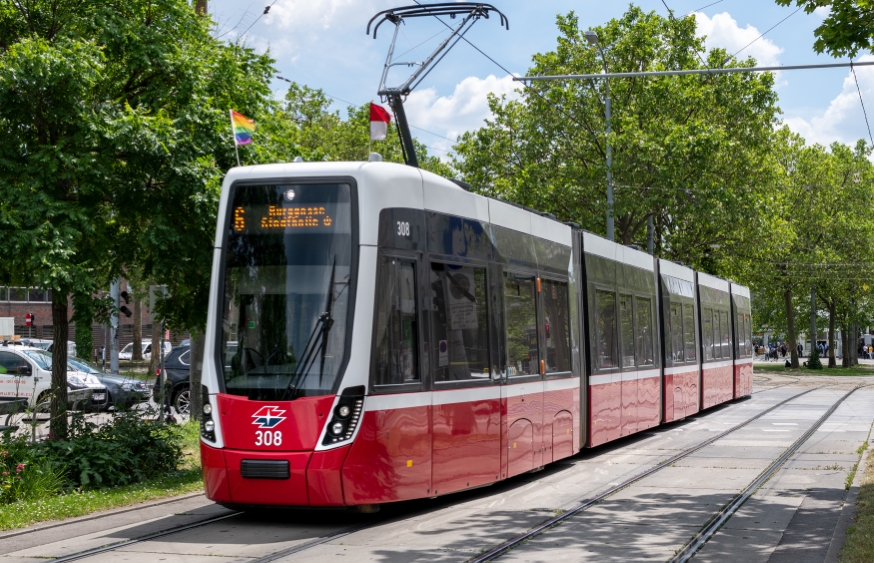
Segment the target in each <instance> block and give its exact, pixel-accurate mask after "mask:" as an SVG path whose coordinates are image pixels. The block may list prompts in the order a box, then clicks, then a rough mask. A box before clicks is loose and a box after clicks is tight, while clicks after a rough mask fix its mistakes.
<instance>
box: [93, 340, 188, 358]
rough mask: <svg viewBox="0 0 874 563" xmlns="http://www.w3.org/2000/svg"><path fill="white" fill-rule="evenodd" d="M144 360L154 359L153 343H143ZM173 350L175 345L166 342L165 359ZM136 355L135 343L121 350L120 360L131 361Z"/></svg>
mask: <svg viewBox="0 0 874 563" xmlns="http://www.w3.org/2000/svg"><path fill="white" fill-rule="evenodd" d="M142 344H143V359H144V360H151V359H152V343H151V342H143V343H142ZM171 350H173V344H171V343H170V342H169V341H167V340H165V341H164V357H165V358H166V357H167V356H169V355H170V351H171ZM133 354H134V343H133V342H131V343H129V344H128V345H127V346H125V347H124V348H122V349H121V351H120V352H119V353H118V359H119V360H130V359H132V358H133ZM108 357H109V353H108V352H107V358H108Z"/></svg>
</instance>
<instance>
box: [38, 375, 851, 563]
mask: <svg viewBox="0 0 874 563" xmlns="http://www.w3.org/2000/svg"><path fill="white" fill-rule="evenodd" d="M824 387H828V385H820V386H817V387H813V388H810V389H807V390H805V391H802V392H801V393H797V394H795V395H793V396H791V397H789V398H787V399H784V400H782V401H780V402H779V403H777V404H775V405H773V406H771V407H769V408H767V409H765V410H764V411H762V412H759V413H758V414H756V415H755V416H753V417H751V418H749V419H747V420H745V421H743V422H741V423H739V424H737V425H735V426H733V427H731V428H729V429H727V430H725V431H723V432H721V433H719V434H717V435H716V436H713V437H711V438H708V439H707V440H704V441H702V442H700V443H698V444H696V445H694V446H692V447H690V448H688V449H686V450H683V451H682V452H680V453H679V454H677V455H675V456H673V457H671V458H669V459H668V460H666V461H664V462H661V463H659V464H658V465H655V466H653V467H651V468H649V469H647V470H645V471H643V472H641V473H638V474H637V475H634V476H632V477H630V478H629V479H626V480H625V481H623V482H622V483H620V484H619V485H616V486H613V487H611V488H610V489H607V490H606V491H603V492H602V493H600V494H598V495H596V496H594V497H592V498H589V499H587V500H585V501H583V502H582V503H580V504H579V505H577V506H575V507H573V508H572V509H570V510H568V511H566V512H564V513H563V514H561V515H559V516H557V517H555V518H552V519H550V520H548V521H546V522H544V523H543V524H540V525H539V526H537V527H535V528H533V529H531V530H529V531H528V532H526V533H524V534H521V535H520V536H517V537H516V538H513V539H511V540H510V541H508V542H505V543H504V544H501V545H500V546H498V547H496V548H494V549H492V550H490V551H488V552H486V553H485V554H482V555H480V556H478V557H476V558H475V559H471V560H470V561H471V563H480V562H485V561H492V560H494V559H497V558H498V557H500V556H501V555H503V554H505V553H507V552H508V551H510V550H511V549H513V548H514V547H516V546H518V545H520V544H522V543H524V542H526V541H528V540H530V539H531V538H533V537H535V536H538V535H540V534H542V533H544V532H546V531H547V530H549V529H550V528H552V527H554V526H557V525H559V524H560V523H562V522H564V521H565V520H567V519H569V518H571V517H572V516H574V515H575V514H578V513H580V512H582V511H584V510H586V509H587V508H589V507H591V506H593V505H595V504H597V503H599V502H601V501H602V500H604V499H605V498H607V497H609V496H611V495H613V494H615V493H617V492H619V491H621V490H622V489H624V488H626V487H628V486H630V485H632V484H634V483H635V482H637V481H640V480H641V479H644V478H645V477H648V476H650V475H652V474H654V473H656V472H658V471H660V470H662V469H664V468H665V467H668V466H670V465H672V464H674V463H675V462H677V461H679V460H681V459H683V458H685V457H687V456H689V455H691V454H693V453H695V452H697V451H699V450H701V449H702V448H704V447H706V446H708V445H710V444H712V443H713V442H715V441H717V440H719V439H721V438H724V437H725V436H727V435H729V434H731V433H733V432H735V431H737V430H740V429H741V428H743V427H745V426H747V425H748V424H750V423H752V422H754V421H755V420H757V419H759V418H761V417H763V416H765V415H767V414H769V413H771V412H773V411H774V410H775V409H777V408H779V407H781V406H783V405H785V404H787V403H789V402H790V401H793V400H795V399H797V398H799V397H801V396H803V395H806V394H808V393H810V392H813V391H816V390H818V389H822V388H824ZM770 389H773V388H769V389H768V390H770ZM835 408H836V407H835ZM244 513H245V512H244V511H239V512H233V513H231V514H224V515H221V516H218V517H212V518H207V519H204V520H199V521H196V522H191V523H189V524H186V525H184V526H178V527H174V528H170V529H166V530H160V531H157V532H153V533H150V534H147V535H143V536H139V537H135V538H130V539H127V540H123V541H119V542H113V543H109V544H106V545H104V546H99V547H96V548H92V549H88V550H84V551H81V552H77V553H73V554H69V555H65V556H62V557H59V558H56V559H52V560H51V561H53V563H66V562H68V561H78V560H81V559H86V558H88V557H92V556H95V555H99V554H103V553H108V552H112V551H115V550H118V549H120V548H124V547H127V546H131V545H136V544H140V543H144V542H148V541H151V540H155V539H159V538H163V537H166V536H170V535H173V534H177V533H181V532H185V531H188V530H192V529H195V528H200V527H203V526H208V525H210V524H213V523H217V522H221V521H224V520H228V519H230V518H234V517H237V516H241V515H243V514H244ZM402 518H404V516H400V517H399V516H390V517H387V518H380V519H377V520H375V521H370V522H367V523H364V524H360V525H355V526H349V527H346V528H343V529H340V530H337V531H336V532H332V533H328V534H326V535H324V536H322V537H318V538H315V539H312V540H310V541H307V542H304V543H301V544H299V545H296V546H292V547H289V548H286V549H283V550H279V551H276V552H273V553H269V554H267V555H264V556H262V557H260V558H258V559H254V561H253V563H269V562H272V561H276V560H278V559H281V558H284V557H287V556H290V555H294V554H298V553H301V552H304V551H307V550H309V549H312V548H314V547H317V546H319V545H322V544H325V543H329V542H331V541H334V540H338V539H340V538H343V537H345V536H348V535H350V534H353V533H356V532H360V531H364V530H367V529H369V528H374V527H376V526H380V525H383V524H386V523H389V522H391V521H396V520H398V519H402Z"/></svg>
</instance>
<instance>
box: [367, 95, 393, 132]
mask: <svg viewBox="0 0 874 563" xmlns="http://www.w3.org/2000/svg"><path fill="white" fill-rule="evenodd" d="M389 123H391V114H390V113H389V112H387V111H385V108H383V107H382V106H378V105H376V104H374V103H371V104H370V140H371V141H384V140H385V137H386V134H387V133H388V124H389Z"/></svg>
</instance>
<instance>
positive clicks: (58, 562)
mask: <svg viewBox="0 0 874 563" xmlns="http://www.w3.org/2000/svg"><path fill="white" fill-rule="evenodd" d="M241 514H243V512H233V513H231V514H223V515H221V516H216V517H213V518H207V519H206V520H199V521H197V522H192V523H190V524H186V525H184V526H177V527H175V528H172V529H167V530H161V531H159V532H154V533H151V534H146V535H145V536H139V537H136V538H131V539H129V540H124V541H120V542H115V543H110V544H107V545H102V546H100V547H95V548H93V549H87V550H85V551H80V552H78V553H71V554H70V555H64V556H62V557H58V558H57V559H52V560H51V562H52V563H66V562H67V561H77V560H79V559H84V558H86V557H91V556H92V555H99V554H101V553H106V552H107V551H114V550H116V549H118V548H120V547H126V546H129V545H134V544H138V543H142V542H145V541H149V540H153V539H156V538H160V537H164V536H169V535H170V534H177V533H179V532H184V531H186V530H192V529H194V528H200V527H201V526H206V525H208V524H213V523H215V522H221V521H222V520H227V519H228V518H233V517H235V516H239V515H241Z"/></svg>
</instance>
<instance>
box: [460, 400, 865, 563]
mask: <svg viewBox="0 0 874 563" xmlns="http://www.w3.org/2000/svg"><path fill="white" fill-rule="evenodd" d="M823 387H828V386H826V385H820V386H819V387H813V388H811V389H808V390H806V391H802V392H801V393H798V394H796V395H793V396H791V397H789V398H788V399H785V400H783V401H780V402H779V403H777V404H775V405H773V406H771V407H769V408H767V409H765V410H763V411H762V412H760V413H758V414H757V415H755V416H753V417H751V418H749V419H747V420H745V421H744V422H741V423H740V424H737V425H735V426H732V427H731V428H729V429H728V430H726V431H724V432H721V433H719V434H717V435H716V436H713V437H712V438H708V439H707V440H704V441H703V442H701V443H699V444H697V445H695V446H692V447H691V448H689V449H687V450H684V451H682V452H680V453H678V454H677V455H675V456H673V457H671V458H670V459H668V460H666V461H663V462H661V463H659V464H658V465H654V466H653V467H650V468H649V469H647V470H646V471H643V472H641V473H638V474H637V475H634V476H632V477H629V478H628V479H626V480H625V481H623V482H622V483H619V484H618V485H616V486H614V487H611V488H609V489H607V490H606V491H603V492H601V493H599V494H598V495H596V496H594V497H592V498H589V499H586V500H584V501H583V502H581V503H580V504H578V505H577V506H575V507H573V508H571V509H570V510H567V511H566V512H563V513H562V514H560V515H558V516H556V517H555V518H551V519H549V520H547V521H546V522H544V523H542V524H540V525H538V526H535V527H534V528H532V529H530V530H528V531H527V532H525V533H523V534H520V535H518V536H516V537H515V538H513V539H511V540H509V541H506V542H504V543H502V544H501V545H499V546H497V547H495V548H492V549H491V550H489V551H487V552H486V553H483V554H482V555H478V556H477V557H474V558H471V559H469V560H468V563H486V562H488V561H494V560H495V559H498V558H499V557H501V556H502V555H504V554H506V553H507V552H509V551H511V550H512V549H514V548H516V547H518V546H519V545H521V544H523V543H525V542H527V541H528V540H530V539H532V538H535V537H537V536H539V535H540V534H542V533H544V532H546V531H548V530H550V529H551V528H554V527H556V526H558V525H559V524H561V523H562V522H564V521H565V520H568V519H570V518H571V517H573V516H575V515H577V514H579V513H580V512H583V511H585V510H586V509H588V508H590V507H592V506H594V505H596V504H598V503H599V502H601V501H602V500H604V499H606V498H607V497H610V496H612V495H614V494H616V493H618V492H619V491H621V490H622V489H624V488H626V487H628V486H630V485H633V484H634V483H636V482H637V481H640V480H641V479H644V478H646V477H649V476H650V475H652V474H653V473H656V472H658V471H661V470H662V469H664V468H665V467H668V466H670V465H672V464H674V463H676V462H677V461H679V460H681V459H683V458H685V457H687V456H690V455H692V454H693V453H695V452H697V451H698V450H700V449H702V448H705V447H707V446H709V445H710V444H712V443H713V442H715V441H717V440H720V439H722V438H724V437H726V436H728V435H729V434H731V433H732V432H736V431H737V430H740V429H741V428H743V427H745V426H747V425H748V424H750V423H752V422H755V421H756V420H758V419H760V418H761V417H763V416H765V415H766V414H769V413H771V412H773V411H774V410H776V409H778V408H780V407H782V406H783V405H785V404H786V403H788V402H789V401H794V400H795V399H797V398H799V397H801V396H803V395H807V394H808V393H811V392H813V391H816V390H817V389H822V388H823ZM856 389H858V387H857V388H856ZM856 389H853V391H855V390H856ZM853 391H851V392H850V393H852V392H853ZM846 396H847V397H848V396H849V394H847V395H846ZM841 401H843V399H841ZM835 408H836V407H835Z"/></svg>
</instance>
